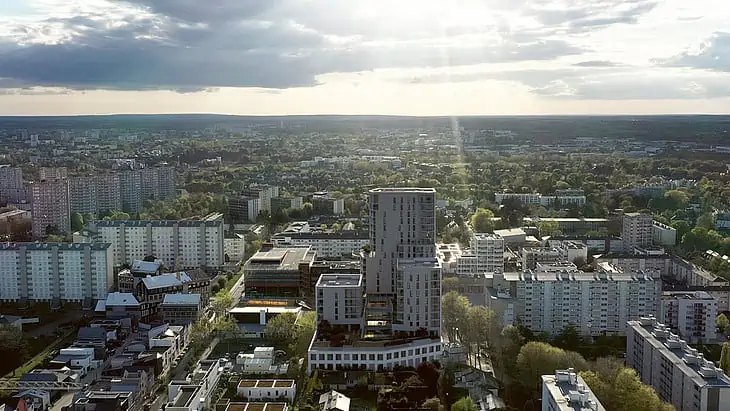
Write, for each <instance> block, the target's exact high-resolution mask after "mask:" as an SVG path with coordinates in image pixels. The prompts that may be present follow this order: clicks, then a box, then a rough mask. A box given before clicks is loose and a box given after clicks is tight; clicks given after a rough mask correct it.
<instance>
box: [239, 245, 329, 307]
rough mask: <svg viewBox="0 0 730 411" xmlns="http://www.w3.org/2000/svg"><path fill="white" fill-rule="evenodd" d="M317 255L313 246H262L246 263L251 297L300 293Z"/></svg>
mask: <svg viewBox="0 0 730 411" xmlns="http://www.w3.org/2000/svg"><path fill="white" fill-rule="evenodd" d="M314 259H315V252H314V251H312V249H311V247H301V248H275V247H272V246H270V245H266V246H262V247H261V249H260V250H259V251H258V252H256V254H254V255H253V256H252V257H251V258H249V259H248V261H246V263H245V264H244V266H243V272H244V274H243V278H244V281H245V286H246V295H247V296H248V297H256V298H259V297H298V296H302V295H303V294H304V293H305V290H303V289H302V288H304V287H302V284H301V281H302V278H303V277H304V276H305V273H306V272H307V271H308V270H309V266H311V265H312V263H313V262H314Z"/></svg>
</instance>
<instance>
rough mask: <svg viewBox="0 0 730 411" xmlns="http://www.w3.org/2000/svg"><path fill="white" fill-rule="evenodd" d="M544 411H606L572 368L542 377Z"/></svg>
mask: <svg viewBox="0 0 730 411" xmlns="http://www.w3.org/2000/svg"><path fill="white" fill-rule="evenodd" d="M542 411H606V408H604V407H603V405H602V404H601V402H600V401H599V400H598V398H597V397H596V395H595V394H593V391H591V388H590V387H589V386H588V385H587V384H586V382H585V381H584V380H583V377H581V376H580V375H578V374H577V373H576V372H575V371H574V370H573V369H572V368H569V369H567V370H556V371H555V374H554V375H543V376H542Z"/></svg>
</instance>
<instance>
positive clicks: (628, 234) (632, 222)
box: [621, 213, 653, 254]
mask: <svg viewBox="0 0 730 411" xmlns="http://www.w3.org/2000/svg"><path fill="white" fill-rule="evenodd" d="M652 225H653V218H652V216H651V214H646V213H625V214H624V215H623V223H622V229H621V238H622V239H623V243H624V251H625V252H627V253H631V254H633V253H634V250H635V249H636V248H645V247H650V246H651V245H652Z"/></svg>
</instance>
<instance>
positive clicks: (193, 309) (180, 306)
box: [160, 294, 203, 325]
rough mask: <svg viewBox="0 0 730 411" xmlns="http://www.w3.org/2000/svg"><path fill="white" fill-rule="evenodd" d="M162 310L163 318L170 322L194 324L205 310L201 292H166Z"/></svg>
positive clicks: (161, 306) (161, 305) (174, 323)
mask: <svg viewBox="0 0 730 411" xmlns="http://www.w3.org/2000/svg"><path fill="white" fill-rule="evenodd" d="M160 312H161V313H162V320H163V321H164V322H166V323H168V324H171V325H188V324H192V323H194V322H195V321H197V320H198V318H200V315H201V313H202V312H203V300H202V299H201V298H200V294H165V297H164V299H163V300H162V304H160Z"/></svg>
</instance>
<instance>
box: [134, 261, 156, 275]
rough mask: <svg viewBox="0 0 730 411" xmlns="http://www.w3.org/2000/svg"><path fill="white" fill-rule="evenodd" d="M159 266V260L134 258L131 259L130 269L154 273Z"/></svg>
mask: <svg viewBox="0 0 730 411" xmlns="http://www.w3.org/2000/svg"><path fill="white" fill-rule="evenodd" d="M161 266H162V263H161V262H159V261H142V260H134V261H132V268H131V271H134V272H139V273H147V274H154V273H156V272H157V271H158V270H159V269H160V267H161Z"/></svg>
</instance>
